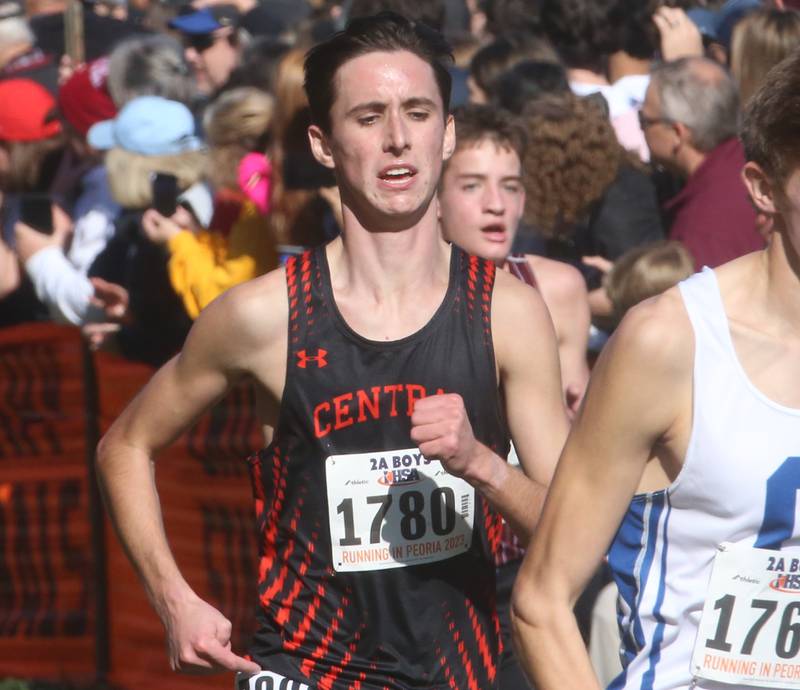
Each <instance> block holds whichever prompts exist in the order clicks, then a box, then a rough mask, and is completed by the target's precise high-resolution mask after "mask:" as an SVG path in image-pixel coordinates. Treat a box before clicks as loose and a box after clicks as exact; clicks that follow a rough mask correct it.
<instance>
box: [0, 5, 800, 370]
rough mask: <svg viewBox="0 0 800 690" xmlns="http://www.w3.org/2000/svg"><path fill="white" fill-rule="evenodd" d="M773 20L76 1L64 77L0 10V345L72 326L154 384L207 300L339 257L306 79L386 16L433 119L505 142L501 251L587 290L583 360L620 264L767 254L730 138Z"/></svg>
mask: <svg viewBox="0 0 800 690" xmlns="http://www.w3.org/2000/svg"><path fill="white" fill-rule="evenodd" d="M790 4H791V3H789V2H787V1H786V0H784V1H782V2H781V1H776V2H774V3H772V2H759V1H758V0H728V1H727V2H719V1H716V2H715V1H714V0H706V1H705V2H691V1H690V0H681V1H680V2H674V3H661V2H656V1H654V0H636V1H634V0H603V1H602V2H589V1H588V0H569V1H563V0H483V1H477V0H427V1H425V2H412V1H411V0H296V1H288V0H260V2H259V1H257V0H238V1H237V2H225V3H216V2H209V1H208V0H195V1H194V2H193V3H191V4H181V3H179V2H173V1H172V0H161V1H158V2H156V1H155V0H130V2H126V0H102V1H96V2H88V1H87V2H83V4H82V5H80V6H79V7H78V8H77V9H80V10H81V13H80V15H78V16H81V15H82V21H83V24H84V30H83V38H84V44H83V46H82V48H83V49H82V51H81V52H82V54H83V55H84V60H83V62H78V60H77V59H76V57H75V56H74V55H72V54H70V51H74V47H70V48H69V50H68V46H71V43H70V40H69V32H70V31H71V30H72V28H71V25H70V22H69V21H68V19H66V17H67V16H68V15H69V14H70V13H69V12H65V10H67V9H68V7H70V3H69V2H62V1H59V0H42V1H37V2H26V3H20V2H16V1H15V0H4V1H3V2H1V3H0V194H2V239H1V240H0V326H8V325H12V324H15V323H20V322H26V321H35V320H44V319H51V320H53V321H56V322H60V323H68V324H73V325H76V326H79V327H81V328H82V329H83V331H84V333H85V334H86V337H87V339H88V340H89V342H90V343H91V344H92V346H93V347H106V348H110V349H114V350H116V351H118V352H120V353H121V354H123V355H124V356H126V357H130V358H132V359H136V360H142V361H146V362H149V363H152V364H159V363H162V362H163V361H165V360H166V359H167V358H169V357H170V356H171V355H172V354H173V353H174V352H176V351H177V349H179V347H180V345H181V343H182V341H183V339H184V337H185V336H186V334H187V332H188V329H189V328H190V326H191V323H192V320H193V319H194V318H196V317H197V315H198V314H199V313H200V311H201V310H202V309H203V308H204V307H205V306H206V305H207V304H208V303H209V302H211V301H212V300H213V299H214V298H215V297H217V296H218V295H219V294H220V293H222V292H223V291H225V290H226V289H228V288H229V287H231V286H233V285H235V284H237V283H240V282H243V281H245V280H248V279H250V278H254V277H256V276H258V275H261V274H263V273H265V272H267V271H269V270H270V269H272V268H274V267H276V266H277V265H278V264H279V262H280V261H281V259H283V258H285V257H286V256H287V255H288V254H289V253H292V252H297V251H299V250H300V249H301V248H303V247H309V246H313V245H315V244H318V243H321V242H325V241H327V240H328V239H331V238H332V237H335V236H336V234H337V233H338V232H339V226H340V224H341V221H340V213H341V210H340V203H339V199H338V191H337V187H336V180H335V177H334V175H333V173H332V172H331V171H330V170H328V169H327V168H325V167H323V166H321V165H320V164H318V163H317V162H316V161H315V160H314V158H313V157H312V155H311V153H310V150H309V147H308V143H307V137H306V128H307V126H308V124H309V122H310V114H309V108H308V103H307V100H306V96H305V92H304V90H303V69H302V66H303V58H304V55H305V52H306V50H307V49H308V48H309V47H310V46H312V45H314V43H315V42H317V41H319V40H321V39H323V38H324V37H326V36H328V35H330V34H331V33H332V32H335V31H336V30H337V29H339V28H341V27H342V26H343V25H344V24H345V22H347V21H348V20H349V19H350V18H353V17H357V16H364V15H368V14H372V13H376V12H378V11H381V10H386V9H388V10H394V11H397V12H399V13H401V14H405V15H407V16H409V17H411V18H412V19H415V20H418V21H420V22H425V23H427V24H429V25H431V26H432V27H433V28H436V29H438V30H440V31H442V32H443V33H444V34H445V36H446V38H447V39H448V40H449V42H450V44H451V45H452V46H453V55H454V62H453V66H452V70H451V71H452V75H453V79H454V81H453V83H454V88H453V96H452V103H451V106H452V108H456V107H457V106H461V105H464V104H465V103H468V102H469V103H480V104H487V105H488V106H489V107H492V108H499V109H503V110H506V111H509V112H511V113H512V114H513V115H514V116H515V117H516V118H518V119H519V122H520V123H521V124H522V126H523V127H524V128H525V130H526V134H527V138H528V141H527V146H526V152H527V153H526V155H525V159H524V161H523V169H524V179H523V184H524V188H525V207H524V214H523V219H522V223H521V225H520V232H519V233H518V234H517V237H516V240H515V244H514V250H515V251H522V252H524V253H526V254H528V255H534V256H541V257H546V258H548V259H554V260H558V261H563V262H567V263H569V264H572V266H574V267H575V268H577V269H578V270H579V271H580V272H581V273H582V274H583V277H584V279H585V282H586V288H587V290H588V300H589V305H590V308H591V314H592V321H593V326H592V329H593V334H594V335H599V336H600V337H599V339H597V338H593V339H592V340H591V342H592V343H598V342H600V343H601V342H602V340H603V337H602V336H603V334H604V333H605V332H607V331H609V330H611V329H613V327H614V323H615V321H616V319H615V317H614V314H615V313H616V311H617V306H615V305H614V300H613V298H612V294H611V293H612V292H613V290H609V289H608V284H609V282H610V277H611V276H615V278H614V280H615V281H616V283H617V284H619V282H620V281H622V282H626V280H627V279H624V278H621V277H620V274H621V273H622V272H623V271H625V270H627V269H625V267H630V266H633V265H638V266H640V267H641V266H649V265H650V264H649V263H648V262H646V261H645V262H644V263H642V262H638V263H637V262H634V261H632V260H631V259H630V257H628V258H627V259H626V254H628V253H630V252H632V251H633V252H635V253H636V256H639V255H640V254H641V253H642V251H643V247H645V248H646V247H648V246H649V245H651V244H652V245H653V247H654V249H653V251H655V252H662V253H663V244H662V243H663V241H664V240H666V239H669V240H673V241H676V242H678V243H680V245H681V247H682V248H683V249H685V250H686V251H688V253H689V256H690V257H691V260H692V262H693V265H694V267H695V268H696V269H697V268H700V267H702V266H703V265H709V266H712V267H713V266H716V265H719V264H721V263H723V262H725V261H727V260H730V259H731V258H734V257H736V256H738V255H741V254H743V253H746V252H748V251H752V250H754V249H757V248H759V247H761V246H763V244H764V243H765V242H766V241H768V237H769V230H770V229H769V227H766V221H764V220H763V219H761V218H758V217H757V216H756V214H755V213H754V211H753V207H752V205H751V204H750V202H749V199H748V198H747V195H746V193H745V189H744V186H743V185H742V183H741V181H740V178H739V173H740V168H741V166H742V161H743V157H742V155H743V154H742V150H741V145H740V143H739V141H738V139H737V137H736V131H737V125H738V119H739V113H740V109H741V106H742V104H743V103H745V102H746V101H747V99H748V98H749V96H750V94H752V92H753V90H754V89H755V88H756V87H757V85H758V83H759V81H760V80H761V79H762V78H763V77H764V75H765V74H766V72H767V71H768V70H769V68H770V67H771V66H772V65H773V64H775V63H776V62H778V61H780V59H781V58H782V57H784V56H785V55H787V54H788V53H789V52H791V51H792V50H793V48H794V47H795V46H796V45H797V44H798V41H799V40H800V12H798V11H797V10H795V9H793V8H792V7H791V6H790ZM74 9H75V8H74V7H72V9H71V10H70V11H72V10H74ZM48 207H49V212H48ZM645 253H646V252H645ZM623 259H625V260H623ZM615 262H618V263H619V265H617V266H616V267H615ZM612 268H613V269H614V270H612ZM545 282H547V281H545ZM543 289H546V288H543ZM581 309H582V307H580V306H579V305H578V306H576V312H580V311H581Z"/></svg>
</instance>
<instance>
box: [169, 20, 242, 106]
mask: <svg viewBox="0 0 800 690" xmlns="http://www.w3.org/2000/svg"><path fill="white" fill-rule="evenodd" d="M239 20H240V13H239V10H238V9H237V8H236V6H235V5H210V6H208V7H204V8H202V9H198V10H195V11H192V12H189V13H188V14H181V15H178V16H177V17H175V19H173V20H172V21H171V22H170V23H169V26H170V28H172V29H174V30H175V31H177V32H179V33H180V34H181V37H182V39H183V44H184V47H185V50H186V61H187V62H188V63H189V64H190V65H192V68H193V69H194V73H195V79H196V80H197V90H198V92H199V93H201V94H210V93H212V92H214V91H216V90H217V89H219V88H220V87H221V86H222V85H223V84H225V82H227V81H228V77H229V76H230V74H231V72H232V71H233V68H234V67H236V65H237V64H238V62H239V58H240V56H241V52H242V47H243V46H242V41H241V30H240V29H239Z"/></svg>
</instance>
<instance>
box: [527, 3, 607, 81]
mask: <svg viewBox="0 0 800 690" xmlns="http://www.w3.org/2000/svg"><path fill="white" fill-rule="evenodd" d="M616 4H617V0H542V5H541V14H540V17H541V22H542V29H543V30H544V32H545V35H546V36H547V37H548V38H549V39H550V42H551V43H552V44H553V45H554V46H555V48H556V50H557V51H558V54H559V55H560V56H561V59H562V60H563V61H564V64H565V65H566V66H567V67H569V68H573V69H588V70H591V71H593V72H602V71H603V69H604V65H605V59H606V58H607V56H608V55H610V54H611V53H613V52H615V51H616V50H618V49H619V48H620V35H619V27H618V26H617V25H616V24H615V23H613V22H610V21H609V14H610V13H611V12H612V11H613V10H615V7H616Z"/></svg>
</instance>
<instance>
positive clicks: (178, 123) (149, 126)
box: [87, 96, 203, 156]
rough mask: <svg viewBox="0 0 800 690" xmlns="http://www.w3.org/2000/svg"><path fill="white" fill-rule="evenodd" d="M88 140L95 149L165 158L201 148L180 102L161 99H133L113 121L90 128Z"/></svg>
mask: <svg viewBox="0 0 800 690" xmlns="http://www.w3.org/2000/svg"><path fill="white" fill-rule="evenodd" d="M87 139H88V141H89V144H90V145H91V146H92V147H94V148H96V149H100V150H105V149H113V148H121V149H125V150H126V151H130V152H131V153H140V154H142V155H145V156H168V155H172V154H176V153H185V152H186V151H197V150H198V149H200V148H202V147H203V142H202V141H201V140H200V139H198V138H197V137H196V136H195V122H194V117H193V116H192V113H191V111H190V110H189V109H188V108H187V107H186V106H185V105H183V103H178V102H177V101H170V100H167V99H166V98H161V97H160V96H140V97H139V98H134V99H133V100H132V101H130V102H129V103H126V104H125V106H123V108H122V110H120V111H119V113H118V114H117V116H116V117H115V118H114V119H113V120H105V121H104V122H98V123H97V124H95V125H93V126H92V127H91V128H90V129H89V132H88V134H87Z"/></svg>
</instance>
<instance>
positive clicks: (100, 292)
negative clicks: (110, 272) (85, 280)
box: [89, 277, 130, 323]
mask: <svg viewBox="0 0 800 690" xmlns="http://www.w3.org/2000/svg"><path fill="white" fill-rule="evenodd" d="M89 282H91V284H92V286H93V287H94V296H93V297H92V299H91V300H90V301H91V303H92V306H94V307H98V308H99V309H102V310H103V312H104V313H105V315H106V317H107V318H108V320H109V321H115V322H117V323H119V322H121V321H125V320H126V319H127V318H128V303H129V301H130V298H129V295H128V291H127V290H126V289H125V288H124V287H122V285H117V284H116V283H111V282H109V281H107V280H103V279H102V278H97V277H94V278H89Z"/></svg>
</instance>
